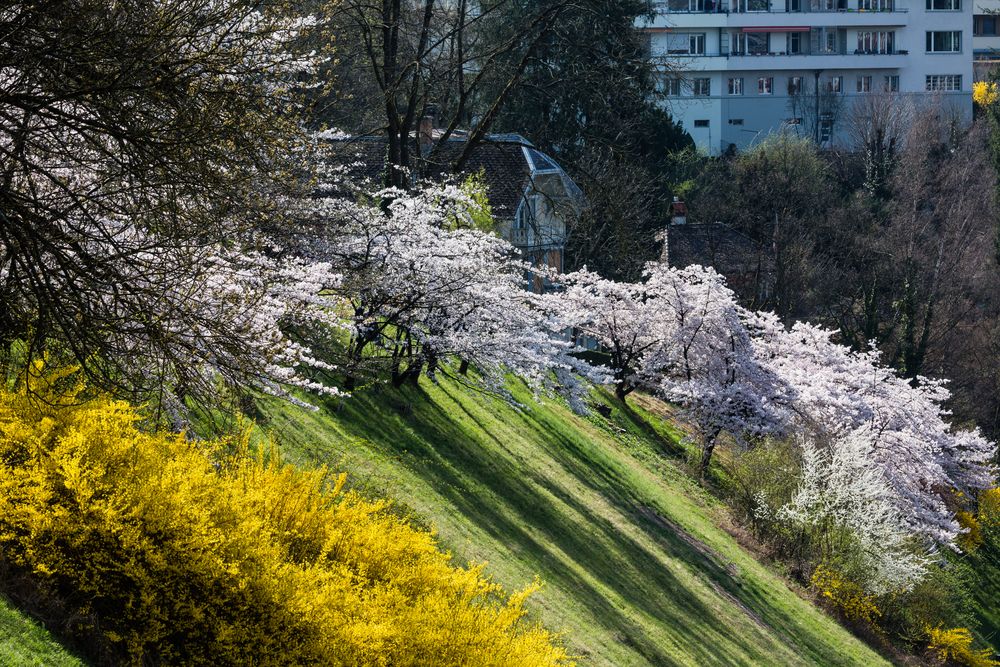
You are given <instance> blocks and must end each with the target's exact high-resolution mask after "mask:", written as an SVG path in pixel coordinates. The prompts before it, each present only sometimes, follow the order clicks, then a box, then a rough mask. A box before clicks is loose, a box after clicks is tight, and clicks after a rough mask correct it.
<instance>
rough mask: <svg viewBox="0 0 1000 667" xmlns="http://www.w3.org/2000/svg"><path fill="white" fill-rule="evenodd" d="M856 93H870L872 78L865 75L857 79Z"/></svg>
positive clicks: (869, 75)
mask: <svg viewBox="0 0 1000 667" xmlns="http://www.w3.org/2000/svg"><path fill="white" fill-rule="evenodd" d="M858 92H859V93H870V92H872V76H871V74H867V75H865V76H859V77H858Z"/></svg>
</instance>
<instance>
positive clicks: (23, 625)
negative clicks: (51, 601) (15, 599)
mask: <svg viewBox="0 0 1000 667" xmlns="http://www.w3.org/2000/svg"><path fill="white" fill-rule="evenodd" d="M83 664H84V663H83V662H81V661H80V660H78V659H77V658H76V657H74V656H73V655H72V654H70V653H69V652H68V651H67V650H66V649H64V648H63V647H62V646H61V645H60V644H59V643H58V642H57V641H56V640H55V639H53V638H52V636H51V635H50V634H49V633H48V631H47V630H45V628H43V627H42V626H40V625H39V624H38V623H36V622H35V621H33V620H31V619H30V618H28V617H27V616H25V615H24V614H23V613H21V612H20V611H18V610H17V609H15V608H14V607H12V606H11V605H10V603H9V602H8V601H7V600H6V599H5V598H4V597H3V596H0V665H5V666H9V667H34V666H37V667H82V666H83Z"/></svg>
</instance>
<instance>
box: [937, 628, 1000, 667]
mask: <svg viewBox="0 0 1000 667" xmlns="http://www.w3.org/2000/svg"><path fill="white" fill-rule="evenodd" d="M927 636H928V643H927V645H928V648H929V649H930V650H931V651H933V652H934V654H935V655H936V656H937V658H938V659H939V660H941V661H946V660H951V661H954V662H957V663H958V664H960V665H968V666H969V667H997V666H998V665H1000V661H997V660H994V659H993V651H991V650H989V649H974V648H972V633H971V632H969V630H968V629H967V628H951V629H950V630H943V629H941V628H940V627H937V628H931V627H928V628H927Z"/></svg>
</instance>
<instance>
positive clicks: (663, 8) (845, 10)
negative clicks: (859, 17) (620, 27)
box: [656, 2, 909, 15]
mask: <svg viewBox="0 0 1000 667" xmlns="http://www.w3.org/2000/svg"><path fill="white" fill-rule="evenodd" d="M908 11H909V9H908V8H906V7H896V6H892V7H888V8H881V9H862V8H860V7H842V8H841V7H839V8H832V9H826V8H812V7H805V8H802V9H791V10H786V9H776V8H774V7H773V6H772V5H770V4H768V5H767V6H766V7H762V8H760V9H748V8H738V9H731V8H730V7H729V5H728V4H725V3H714V2H706V3H705V4H704V5H702V6H700V7H697V8H688V9H669V8H668V7H667V5H666V4H658V5H657V6H656V13H657V14H662V15H670V14H725V15H730V14H904V13H906V12H908Z"/></svg>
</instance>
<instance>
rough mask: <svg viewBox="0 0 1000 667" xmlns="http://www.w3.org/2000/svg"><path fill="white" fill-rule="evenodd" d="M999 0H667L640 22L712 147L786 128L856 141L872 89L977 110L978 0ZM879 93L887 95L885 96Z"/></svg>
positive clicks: (698, 136)
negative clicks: (855, 127) (854, 127)
mask: <svg viewBox="0 0 1000 667" xmlns="http://www.w3.org/2000/svg"><path fill="white" fill-rule="evenodd" d="M984 1H988V2H996V3H1000V0H666V1H657V2H654V3H653V4H654V7H655V9H656V14H655V18H653V19H651V20H644V21H643V22H642V23H641V25H640V28H641V29H642V30H643V31H645V32H646V33H648V35H649V40H650V50H651V54H652V56H653V58H654V61H655V62H657V63H658V64H659V65H660V67H661V78H660V85H661V86H662V88H663V92H664V93H665V94H666V96H667V99H668V102H667V104H668V105H669V108H670V111H671V113H672V114H673V115H674V117H675V118H676V119H677V120H678V121H680V122H681V124H682V125H683V126H684V129H685V130H687V132H689V133H690V134H691V136H692V137H693V138H694V140H695V143H696V144H697V145H698V146H699V147H700V148H701V149H703V150H706V151H708V152H710V153H713V154H718V153H720V152H725V151H727V150H739V149H744V148H747V147H749V146H752V145H754V144H756V143H758V142H760V141H762V140H763V139H764V138H765V137H766V136H767V135H768V134H770V133H771V132H774V131H776V130H779V129H782V128H785V129H788V130H791V131H795V132H798V133H800V134H802V135H803V136H808V137H813V138H814V139H815V140H816V141H817V142H819V143H820V144H822V145H849V144H850V142H851V132H850V125H851V119H852V114H854V113H855V112H856V111H855V110H856V109H857V108H858V105H859V104H863V103H865V102H866V101H871V100H872V99H874V98H872V97H871V96H872V95H877V94H879V93H882V92H888V93H892V98H893V99H894V101H895V102H897V103H904V100H905V101H906V102H907V103H914V104H927V103H936V104H942V105H943V106H944V107H945V108H946V109H947V110H948V113H952V114H955V115H957V116H959V117H960V118H962V119H971V117H972V98H971V90H972V82H973V71H972V54H971V51H972V44H973V42H972V28H973V20H972V14H973V4H974V3H978V2H984ZM879 99H885V98H884V97H882V98H879Z"/></svg>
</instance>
